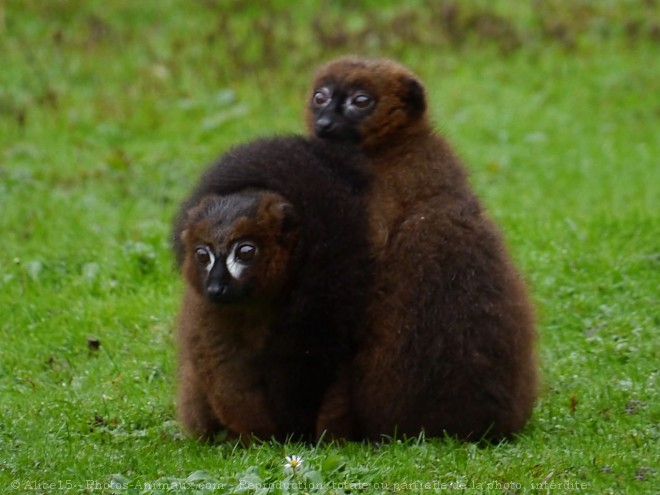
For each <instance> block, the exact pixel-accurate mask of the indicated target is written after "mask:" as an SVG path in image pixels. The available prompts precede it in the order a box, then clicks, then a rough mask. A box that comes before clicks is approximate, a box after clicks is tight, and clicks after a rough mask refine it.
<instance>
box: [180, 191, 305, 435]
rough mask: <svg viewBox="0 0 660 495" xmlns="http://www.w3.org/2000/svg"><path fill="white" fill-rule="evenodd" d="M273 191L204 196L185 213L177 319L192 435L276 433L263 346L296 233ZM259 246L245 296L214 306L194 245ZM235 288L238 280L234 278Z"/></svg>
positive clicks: (183, 395) (183, 411)
mask: <svg viewBox="0 0 660 495" xmlns="http://www.w3.org/2000/svg"><path fill="white" fill-rule="evenodd" d="M286 204H287V203H286V200H284V198H282V197H281V196H279V195H277V194H273V193H261V194H257V193H237V194H233V195H229V196H226V197H219V196H208V197H206V198H204V199H203V200H202V201H201V202H200V204H199V205H197V206H196V207H194V208H192V209H191V210H190V211H189V213H188V221H187V223H186V224H185V225H184V227H185V230H184V231H183V232H182V234H181V236H182V240H183V247H184V252H185V257H184V260H183V268H182V270H183V275H184V279H185V282H186V288H185V293H184V299H183V304H182V309H181V312H180V315H179V333H178V341H179V382H180V384H179V398H178V406H179V415H180V419H181V421H182V423H183V424H184V426H185V427H186V429H187V430H188V431H189V432H190V433H192V434H193V435H194V436H196V437H200V438H210V437H212V436H213V435H214V434H215V433H217V432H218V431H219V429H220V427H224V428H226V429H227V430H228V431H229V432H230V433H231V434H232V435H233V436H242V437H243V438H246V439H248V438H250V436H251V435H256V436H257V437H261V438H269V437H271V436H277V435H278V433H280V432H279V429H278V426H277V424H276V421H275V418H274V417H273V414H272V412H271V410H270V407H269V404H268V397H267V391H266V388H265V387H264V383H265V381H266V379H267V373H268V370H267V367H266V365H265V363H266V362H267V360H268V352H269V349H268V348H267V346H266V344H267V341H268V339H269V338H270V337H271V330H272V328H273V327H274V325H275V324H276V322H277V317H278V308H279V306H280V305H281V304H282V303H283V294H284V288H285V287H286V286H287V284H288V283H290V277H291V273H290V271H291V267H290V265H291V262H292V257H293V250H294V248H295V246H296V243H297V241H298V235H297V232H295V231H293V230H291V229H287V228H285V220H286V218H285V216H284V214H283V209H282V208H281V206H282V205H286ZM241 238H250V239H254V240H257V241H258V245H259V246H260V253H259V254H260V256H259V258H258V259H257V262H258V264H257V265H255V266H252V267H250V277H246V280H243V281H241V282H240V283H244V284H250V285H251V292H250V295H249V297H247V298H245V299H244V300H241V301H237V302H225V303H219V302H213V301H210V300H209V299H208V298H207V295H206V293H205V278H206V272H205V269H204V267H202V266H200V265H199V263H198V262H197V261H196V260H195V256H194V253H195V249H196V247H197V246H199V245H212V246H214V247H216V248H217V249H220V250H223V251H225V252H226V248H227V245H228V244H229V243H231V242H232V241H233V240H235V239H241ZM234 283H237V284H238V283H239V282H238V281H235V282H234Z"/></svg>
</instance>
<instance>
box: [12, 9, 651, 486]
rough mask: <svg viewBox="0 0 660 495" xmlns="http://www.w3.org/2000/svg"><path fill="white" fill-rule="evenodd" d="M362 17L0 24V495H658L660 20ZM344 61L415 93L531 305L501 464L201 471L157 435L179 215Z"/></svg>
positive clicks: (166, 399)
mask: <svg viewBox="0 0 660 495" xmlns="http://www.w3.org/2000/svg"><path fill="white" fill-rule="evenodd" d="M382 3H383V2H376V1H368V2H364V3H363V4H362V7H361V8H360V9H355V8H351V7H350V5H349V4H350V2H333V3H332V4H330V3H327V2H320V1H318V2H315V1H311V0H310V1H307V2H301V3H300V4H299V5H298V6H297V7H296V9H291V8H289V7H288V6H287V5H288V2H283V1H275V0H273V1H271V2H268V1H267V0H262V1H260V2H243V1H240V0H234V1H223V0H218V1H215V2H214V1H212V0H209V1H201V0H199V1H190V2H175V1H174V0H169V1H164V2H156V1H147V2H129V1H128V0H126V1H110V2H101V1H89V2H88V1H83V0H78V1H75V0H70V1H58V2H54V1H53V2H39V1H36V0H33V1H24V2H20V1H18V0H4V1H3V0H0V66H1V69H0V243H1V244H0V245H1V247H2V249H1V250H0V253H1V254H0V342H1V343H0V493H94V494H101V493H119V494H124V493H126V494H129V493H130V494H134V493H147V494H155V493H207V492H208V493H211V492H215V493H229V492H231V493H298V492H300V493H303V492H311V493H327V492H332V491H334V493H348V492H350V493H365V494H371V493H387V494H389V493H424V492H433V491H435V492H436V493H438V492H440V493H444V492H451V493H543V494H545V493H572V492H576V491H578V490H577V486H576V484H581V485H579V488H581V490H580V491H581V492H582V493H599V494H607V493H611V494H615V493H616V494H620V493H623V494H627V493H629V494H638V493H649V494H654V493H658V489H657V486H658V483H659V482H660V473H659V472H658V470H660V468H659V467H658V463H657V459H658V458H660V447H659V445H660V442H659V440H660V402H659V401H658V397H659V396H660V386H659V384H660V376H659V373H660V372H659V370H658V363H659V362H660V351H659V346H658V341H659V338H660V331H659V329H660V312H659V311H658V308H659V307H660V163H659V159H658V156H660V124H659V122H660V64H658V62H657V60H658V57H659V56H660V39H659V38H660V7H659V6H658V5H657V2H651V1H648V2H641V1H640V2H636V1H632V0H628V1H623V0H622V1H618V2H617V1H615V0H611V1H607V2H595V1H593V2H590V1H587V0H581V1H578V2H570V6H568V2H560V1H559V0H555V1H548V2H522V1H512V2H487V1H485V0H484V1H479V0H471V1H469V2H462V3H460V4H458V3H453V2H441V3H440V4H439V6H438V5H436V4H435V3H434V2H431V1H430V0H415V1H412V2H408V3H407V4H406V5H407V6H406V7H402V6H400V5H401V4H399V6H397V3H395V2H393V1H387V2H384V5H383V6H382V7H378V5H380V4H382ZM433 5H435V7H432V6H433ZM457 5H460V8H459V7H458V6H457ZM345 52H358V53H366V54H371V55H383V56H390V57H394V58H398V59H400V60H401V61H402V62H404V63H406V64H407V65H409V66H410V67H412V68H413V69H414V70H415V71H416V72H418V73H419V75H420V76H421V77H422V78H423V80H424V81H425V83H426V85H427V87H428V92H429V97H430V100H431V110H432V113H433V116H434V120H435V122H436V123H437V127H438V129H439V130H440V131H441V132H443V133H444V134H445V135H447V136H448V137H449V138H450V139H451V141H452V142H453V143H455V145H456V148H457V149H458V151H459V152H460V154H461V155H462V156H463V157H464V158H465V161H466V163H467V164H468V166H469V168H470V172H471V177H472V182H473V184H474V187H475V188H476V189H477V190H478V191H479V193H480V194H481V196H482V197H483V198H484V201H485V203H486V204H487V205H488V207H489V210H490V212H491V214H492V215H493V216H494V217H495V218H496V219H497V221H498V222H499V223H500V225H501V226H502V228H503V230H504V232H505V234H506V236H507V238H508V240H509V244H510V246H511V250H512V252H513V253H514V255H515V257H516V259H517V260H518V262H519V264H520V265H521V267H522V269H523V270H524V272H525V274H526V276H527V278H528V280H529V282H530V285H531V287H532V288H533V293H534V297H535V300H536V301H537V303H538V312H539V319H540V331H541V339H540V346H539V348H540V355H541V358H542V371H543V375H544V386H543V392H542V396H541V398H540V400H539V403H538V406H537V408H536V410H535V413H534V416H533V418H532V420H531V422H530V424H529V427H528V428H527V429H526V431H525V432H524V434H522V435H521V436H520V438H518V439H517V440H516V441H513V442H509V443H505V444H502V445H498V446H487V447H479V446H475V445H472V444H460V443H456V442H454V441H451V440H442V439H433V440H431V439H429V440H424V439H413V440H408V441H405V442H401V441H397V442H393V443H388V444H383V445H378V446H373V445H363V444H349V445H343V446H342V445H330V446H319V447H313V446H304V445H298V444H276V443H266V444H263V445H254V446H251V447H249V448H243V447H238V446H236V445H233V444H221V445H217V446H206V445H200V444H198V443H196V442H194V441H191V440H188V439H186V438H185V437H184V436H183V435H182V434H181V431H180V429H179V427H178V425H177V423H176V422H175V420H174V407H173V389H174V386H175V383H174V371H175V352H174V345H173V340H172V333H173V318H174V315H175V313H176V310H177V305H178V298H179V293H180V288H181V284H180V281H179V279H178V276H177V274H176V273H175V272H174V270H173V268H172V260H171V255H170V252H169V246H168V240H167V238H168V233H169V224H170V219H171V217H172V215H173V213H174V211H175V209H176V206H177V203H178V202H179V201H180V200H181V198H182V197H183V196H184V195H185V194H186V192H187V190H188V188H189V187H191V185H192V184H193V182H194V181H195V180H196V178H197V176H198V174H199V173H200V171H201V170H202V169H203V168H204V166H205V164H207V163H208V162H209V161H210V160H212V159H213V158H214V157H215V156H216V155H218V154H219V153H220V152H222V151H223V150H225V149H227V148H228V147H229V146H231V145H233V144H236V143H239V142H244V141H247V140H250V139H252V138H254V137H256V136H260V135H272V134H278V133H287V132H302V113H303V103H304V98H305V91H306V88H307V84H308V82H309V80H310V78H311V74H312V71H313V68H314V67H315V66H316V65H317V64H318V63H320V62H321V61H324V60H327V59H328V58H330V57H332V56H334V55H336V54H339V53H345ZM89 338H93V339H98V340H99V341H100V343H101V345H100V348H99V349H98V350H95V349H93V346H91V347H90V346H88V339H89ZM292 454H296V455H300V456H302V458H303V466H302V469H301V470H298V471H297V472H294V473H287V472H285V471H284V463H285V462H286V461H285V456H286V455H292ZM13 482H16V483H18V488H17V489H16V488H14V487H13V485H12V483H13ZM286 482H291V483H294V484H288V485H287V484H286ZM425 483H430V484H429V485H425ZM443 483H444V484H445V485H442V484H443ZM507 483H508V484H507ZM542 483H546V484H545V485H541V486H539V484H542ZM551 483H555V484H563V485H559V486H557V485H554V486H553V485H551ZM566 483H568V485H566ZM582 484H584V485H582ZM214 490H215V491H214Z"/></svg>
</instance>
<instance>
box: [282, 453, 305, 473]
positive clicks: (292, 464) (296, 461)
mask: <svg viewBox="0 0 660 495" xmlns="http://www.w3.org/2000/svg"><path fill="white" fill-rule="evenodd" d="M302 463H303V460H302V457H298V456H297V455H288V456H286V464H285V465H284V469H291V470H293V471H295V470H297V469H300V468H301V467H302Z"/></svg>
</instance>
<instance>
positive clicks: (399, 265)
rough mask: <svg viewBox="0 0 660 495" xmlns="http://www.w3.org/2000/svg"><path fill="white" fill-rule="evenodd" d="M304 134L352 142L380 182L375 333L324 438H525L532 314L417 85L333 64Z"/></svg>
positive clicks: (533, 388)
mask: <svg viewBox="0 0 660 495" xmlns="http://www.w3.org/2000/svg"><path fill="white" fill-rule="evenodd" d="M306 124H307V128H308V131H309V132H310V134H312V135H314V136H317V137H320V138H323V139H325V140H327V141H329V142H345V143H352V144H355V145H356V146H357V147H358V148H359V149H360V150H361V151H362V152H363V153H364V154H365V155H366V157H367V162H368V167H369V170H370V172H371V173H372V183H371V187H370V188H369V190H368V191H366V197H367V211H368V216H369V234H368V236H369V242H370V245H371V250H372V253H373V255H374V258H375V261H374V268H373V269H374V281H373V287H372V289H371V291H370V296H369V298H370V300H369V303H368V308H367V320H366V321H367V323H366V324H365V325H364V326H363V327H362V329H361V330H360V331H359V332H358V334H357V338H358V341H357V344H356V345H357V350H356V355H355V357H354V360H353V362H352V364H351V374H350V375H348V376H349V378H348V379H347V380H348V382H347V383H344V384H343V385H336V386H335V389H336V391H337V392H336V393H335V395H336V396H337V397H338V399H337V400H338V401H339V402H341V403H342V404H350V407H345V406H344V407H343V408H339V407H338V408H335V410H336V411H337V417H335V418H332V417H331V416H327V417H326V418H323V420H322V421H321V422H319V424H318V425H317V429H318V430H319V431H320V430H323V429H327V430H328V431H329V432H331V433H333V434H334V435H335V436H343V435H348V436H352V437H353V438H367V439H379V438H381V436H383V435H392V434H395V433H397V434H399V435H417V434H419V433H420V432H421V431H424V432H425V434H426V435H431V436H435V435H443V434H445V433H448V434H450V435H454V436H458V437H460V438H464V439H469V440H479V439H481V438H489V439H498V438H502V437H507V436H510V435H512V434H514V433H516V432H518V431H520V430H521V429H522V428H523V426H524V425H525V423H526V421H527V420H528V418H529V416H530V414H531V411H532V407H533V404H534V401H535V397H536V394H537V362H536V357H535V349H534V348H535V340H536V330H535V322H534V315H533V308H532V305H531V303H530V300H529V297H528V294H527V290H526V288H525V285H524V283H523V281H522V279H521V277H520V276H519V274H518V272H517V271H516V269H515V267H514V265H513V263H512V261H511V258H510V257H509V256H508V254H507V252H506V248H505V244H504V242H503V240H502V237H501V235H500V233H499V231H498V229H497V228H496V226H495V225H494V223H493V222H492V221H491V220H490V219H489V218H488V217H487V216H486V214H485V212H484V209H483V207H482V205H481V203H480V201H479V199H478V198H477V197H476V195H475V194H474V192H473V191H472V189H471V188H470V186H469V183H468V180H467V177H466V172H465V169H464V167H463V165H462V164H461V162H460V160H459V159H458V158H457V156H456V154H455V153H454V152H453V150H452V148H451V147H450V145H449V144H448V142H447V141H446V140H445V139H444V138H443V137H442V136H440V135H439V134H438V133H436V132H435V131H434V130H433V128H432V125H431V124H430V122H429V119H428V117H427V101H426V95H425V90H424V87H423V85H422V83H421V82H420V80H419V78H418V77H416V76H415V75H414V74H413V73H412V72H410V71H409V70H408V69H406V68H405V67H403V66H402V65H400V64H398V63H396V62H393V61H390V60H385V59H368V58H360V57H354V56H349V57H343V58H339V59H337V60H334V61H331V62H329V63H327V64H326V65H324V66H322V67H321V68H320V69H319V70H318V72H317V73H316V75H315V77H314V81H313V84H312V88H311V92H310V94H309V100H308V105H307V110H306ZM342 394H343V395H344V397H342ZM326 407H327V408H329V409H330V405H329V404H328V405H327V406H326ZM342 414H343V417H341V415H342ZM347 425H350V426H347Z"/></svg>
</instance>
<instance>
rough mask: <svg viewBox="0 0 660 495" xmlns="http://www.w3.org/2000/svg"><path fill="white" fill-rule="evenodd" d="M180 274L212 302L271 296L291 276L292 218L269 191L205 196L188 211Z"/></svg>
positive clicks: (282, 202)
mask: <svg viewBox="0 0 660 495" xmlns="http://www.w3.org/2000/svg"><path fill="white" fill-rule="evenodd" d="M182 238H183V242H184V248H185V261H184V273H185V276H186V279H187V281H188V283H190V284H191V285H192V286H193V287H194V288H195V289H196V290H197V291H198V292H199V293H200V294H203V295H204V296H206V298H207V299H208V300H209V301H211V302H214V303H233V302H240V301H244V300H248V299H250V298H258V297H269V296H273V295H275V294H276V293H277V292H278V290H279V289H281V287H282V286H283V285H284V284H285V283H286V281H287V279H288V278H289V276H290V268H291V267H290V260H291V257H292V254H293V250H294V248H295V246H296V243H297V240H298V235H297V222H296V216H295V213H294V210H293V207H292V206H291V204H289V203H288V202H287V201H286V200H285V199H284V198H282V197H281V196H279V195H277V194H274V193H270V192H242V193H236V194H231V195H227V196H208V197H206V198H204V199H203V200H202V201H201V202H200V203H199V204H198V205H197V206H195V207H194V208H192V209H191V210H190V211H189V213H188V221H187V224H186V226H185V229H184V231H183V233H182Z"/></svg>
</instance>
